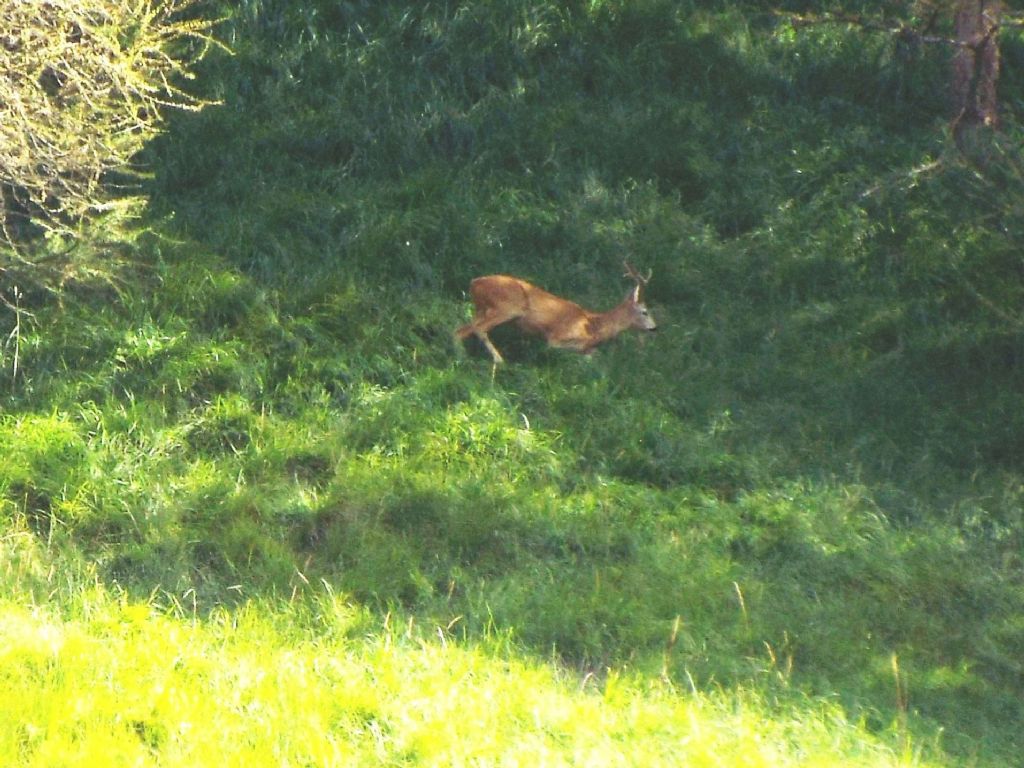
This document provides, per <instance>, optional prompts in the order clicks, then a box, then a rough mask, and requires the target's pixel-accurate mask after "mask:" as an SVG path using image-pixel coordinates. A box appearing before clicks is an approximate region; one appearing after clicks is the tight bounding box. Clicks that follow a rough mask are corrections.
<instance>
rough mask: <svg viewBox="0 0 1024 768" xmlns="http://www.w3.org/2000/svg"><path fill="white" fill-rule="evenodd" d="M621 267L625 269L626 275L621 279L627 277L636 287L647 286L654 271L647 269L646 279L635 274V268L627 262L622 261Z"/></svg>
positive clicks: (637, 273)
mask: <svg viewBox="0 0 1024 768" xmlns="http://www.w3.org/2000/svg"><path fill="white" fill-rule="evenodd" d="M622 266H624V267H625V268H626V274H624V275H623V277H628V278H631V279H633V280H635V281H636V284H637V285H647V283H648V281H649V280H650V279H651V275H653V274H654V270H653V269H649V270H647V277H644V276H643V275H641V274H640V273H639V272H637V270H636V267H634V266H633V265H632V264H630V263H629V262H628V261H623V262H622Z"/></svg>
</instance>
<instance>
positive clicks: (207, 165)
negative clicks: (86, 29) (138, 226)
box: [0, 0, 1024, 766]
mask: <svg viewBox="0 0 1024 768" xmlns="http://www.w3.org/2000/svg"><path fill="white" fill-rule="evenodd" d="M211 12H213V13H216V12H225V13H228V18H227V20H226V21H225V23H224V24H223V25H222V35H223V37H224V38H225V40H226V41H227V42H228V43H229V45H230V47H231V48H232V50H233V54H232V55H230V56H229V55H227V54H224V53H219V52H218V53H215V54H214V55H212V56H211V57H210V58H208V59H207V61H206V62H205V65H204V70H203V71H202V72H201V74H200V77H199V79H198V80H197V81H196V83H195V87H196V88H198V89H199V90H201V91H202V95H203V96H205V97H212V98H217V99H219V100H221V102H222V104H221V106H219V107H216V108H211V109H209V110H206V111H205V112H202V113H200V114H187V115H181V116H179V117H177V118H176V119H175V120H174V121H173V122H172V124H171V125H170V126H169V130H168V131H167V133H166V134H165V135H164V136H163V137H162V138H161V139H160V140H159V141H158V142H157V144H156V145H154V146H153V147H151V149H150V151H148V152H147V154H146V156H145V158H144V161H145V163H146V164H147V166H148V168H149V169H150V170H151V171H152V181H151V182H149V186H148V193H149V195H150V198H151V205H150V211H149V218H148V219H147V221H146V222H144V227H143V228H142V231H140V232H135V233H125V234H124V236H123V241H124V242H123V244H122V245H121V246H119V249H118V250H119V252H122V253H124V254H128V255H129V256H130V259H129V260H128V263H129V264H130V266H128V267H122V268H120V269H118V270H117V271H116V272H114V273H112V274H111V276H110V279H108V280H106V281H97V282H93V283H87V284H76V286H75V287H73V288H69V289H67V290H66V291H65V292H64V293H63V294H62V295H60V296H56V297H55V296H52V295H43V294H40V295H33V294H31V293H30V292H29V293H28V295H25V296H24V297H23V298H22V299H21V300H20V301H19V306H18V311H17V312H15V311H14V309H13V308H5V309H4V310H3V311H4V312H5V314H2V315H0V322H2V323H4V324H5V325H4V326H2V327H0V331H2V334H0V336H2V338H4V339H5V340H6V341H5V342H4V346H3V358H2V360H3V370H2V371H0V373H2V376H0V398H2V400H0V402H2V407H3V415H2V416H0V455H2V456H3V457H4V459H3V461H2V463H0V638H2V639H3V642H0V647H2V648H5V649H6V650H3V651H0V678H2V679H3V680H5V681H8V683H9V687H11V689H12V690H14V691H15V693H16V696H15V697H13V698H12V699H11V702H10V703H8V707H10V706H11V705H12V704H13V703H15V702H26V701H31V702H33V703H32V706H30V707H23V706H20V705H19V706H18V707H17V708H16V709H12V710H10V711H8V712H7V713H5V714H4V716H2V717H0V744H2V745H5V746H4V747H3V748H2V749H0V754H4V755H5V756H12V757H10V758H9V760H8V762H10V763H11V764H15V765H36V764H38V765H53V764H59V763H60V761H62V760H63V761H64V762H67V763H69V764H70V763H71V762H73V761H74V762H76V763H77V762H80V760H81V759H84V758H86V757H88V756H89V755H90V754H95V755H99V754H103V755H110V754H119V755H123V756H124V757H125V759H126V760H128V759H131V760H137V761H139V762H141V763H143V764H148V763H157V762H159V763H161V764H179V763H180V764H186V763H187V764H190V765H195V764H214V763H216V764H222V763H223V762H224V761H225V760H229V762H230V760H231V759H237V760H238V761H241V760H243V759H244V760H245V761H246V764H251V763H252V762H253V761H256V762H258V763H267V764H291V763H301V762H305V763H308V764H315V765H321V764H323V765H328V764H337V765H349V764H359V763H365V764H381V763H384V764H401V765H406V764H408V765H412V764H421V763H422V764H437V765H442V764H445V765H447V764H462V763H469V762H471V761H474V760H475V761H478V762H479V763H480V764H510V765H514V764H544V763H545V761H546V762H547V763H550V764H558V765H561V764H566V765H568V764H576V765H600V764H607V765H629V764H652V765H657V764H664V765H672V764H692V765H703V764H708V765H716V764H736V765H786V764H794V765H796V764H801V765H803V764H822V765H829V764H836V765H873V766H874V765H964V764H969V765H970V764H975V765H1005V764H1010V763H1012V762H1013V760H1015V759H1016V755H1018V754H1019V752H1020V749H1021V748H1022V746H1024V745H1022V744H1021V743H1020V734H1019V728H1018V724H1019V722H1020V721H1021V718H1022V717H1024V712H1022V709H1021V703H1020V702H1021V700H1022V695H1024V667H1022V664H1021V659H1022V658H1024V583H1022V580H1021V574H1022V560H1021V557H1022V553H1024V519H1022V509H1024V504H1022V499H1024V474H1022V467H1021V459H1020V457H1021V456H1022V455H1024V442H1022V437H1021V436H1022V435H1024V414H1022V410H1021V408H1020V398H1021V394H1022V389H1024V387H1022V384H1024V360H1022V358H1021V350H1022V349H1024V346H1022V341H1024V315H1022V314H1021V311H1020V307H1021V306H1024V303H1022V302H1021V299H1022V298H1024V297H1022V295H1021V294H1022V293H1024V291H1022V285H1021V280H1020V276H1021V268H1022V262H1021V256H1020V254H1021V253H1022V252H1024V251H1022V249H1021V246H1022V237H1024V229H1022V224H1024V221H1022V218H1021V217H1022V213H1021V212H1022V211H1024V165H1022V164H1021V161H1020V160H1019V158H1018V157H1017V155H1016V153H1015V152H1013V151H1011V150H1012V148H1013V147H1014V146H1015V144H1014V142H1016V145H1019V140H1020V134H1019V132H1018V130H1017V128H1016V125H1017V120H1016V118H1017V115H1016V110H1017V109H1018V107H1019V105H1020V103H1021V98H1022V95H1021V94H1022V93H1024V91H1022V89H1021V86H1020V79H1019V78H1020V74H1019V73H1020V72H1024V68H1022V67H1024V43H1022V41H1021V39H1020V35H1019V31H1017V32H1015V31H1012V30H1007V31H1006V33H1005V35H1004V36H1003V40H1002V44H1003V54H1004V69H1005V73H1006V74H1005V76H1004V79H1003V100H1004V105H1005V107H1006V123H1007V125H1006V130H1005V133H1004V135H1003V136H1001V137H999V138H998V140H997V141H996V142H995V143H994V144H993V148H992V150H991V154H990V156H989V158H988V161H987V162H986V163H985V164H977V163H973V164H972V163H971V162H968V161H967V160H965V159H964V158H962V157H960V156H959V154H958V153H957V152H956V150H955V149H953V148H952V147H951V146H949V144H948V142H947V137H946V135H945V130H944V121H945V115H944V113H943V109H944V101H943V88H944V79H945V77H946V75H947V70H946V64H945V54H946V52H945V51H943V50H942V49H941V48H938V47H936V48H932V47H928V46H925V47H923V48H920V49H917V48H915V49H912V50H906V49H903V48H901V47H900V46H899V45H897V44H896V42H895V41H894V40H893V39H891V38H890V37H889V36H887V35H880V34H872V33H869V32H865V31H864V30H859V29H858V30H850V29H845V28H842V27H835V26H814V27H809V28H805V29H800V30H795V29H793V28H792V26H791V25H789V24H787V23H786V22H784V21H782V20H780V19H778V18H777V17H776V16H774V15H772V14H770V13H767V12H765V11H764V10H763V9H762V8H761V6H760V4H758V3H740V2H735V3H731V2H722V3H707V4H697V3H679V2H665V1H664V0H648V1H645V2H636V0H632V1H631V2H616V1H613V0H609V1H608V2H591V3H541V2H527V1H526V0H501V1H500V2H492V3H462V4H458V3H399V2H348V3H336V2H306V3H302V4H297V3H288V2H272V1H271V0H265V1H263V2H260V1H259V0H246V1H245V2H239V3H232V4H230V5H229V6H226V7H225V8H215V7H212V6H211ZM623 257H626V258H629V259H630V260H631V261H633V262H635V263H636V264H637V266H639V267H640V268H641V269H643V270H646V269H652V270H653V272H654V277H653V279H652V281H651V284H650V287H649V294H648V301H649V304H650V306H651V308H652V311H653V312H654V314H655V315H656V316H657V319H658V321H659V324H660V325H661V328H662V330H661V333H659V334H658V335H657V336H656V337H655V338H652V339H648V340H647V343H645V344H640V343H638V342H637V341H636V340H634V339H632V338H622V339H618V340H616V341H614V342H612V343H610V344H608V345H607V346H606V347H603V348H602V349H601V350H600V351H599V352H598V353H596V354H595V355H594V356H593V357H591V358H586V357H580V356H576V355H572V354H571V353H565V352H556V351H552V350H547V349H545V348H544V347H543V345H542V344H540V343H538V342H537V341H536V340H531V339H524V338H521V337H519V336H518V335H517V334H516V333H515V332H514V330H505V329H499V330H498V331H495V332H494V334H493V336H494V340H495V343H496V344H497V346H498V347H499V348H500V349H501V350H502V352H503V353H504V354H505V356H506V358H507V359H508V360H509V364H508V365H507V366H505V367H503V368H502V369H500V370H499V371H497V373H496V374H495V375H493V376H492V371H491V364H490V360H489V358H488V357H487V356H486V353H484V352H483V351H482V349H481V348H480V347H479V346H478V345H476V344H474V343H468V344H467V345H466V349H465V350H462V349H460V348H458V347H457V346H456V344H455V343H454V342H453V341H452V339H451V332H452V330H453V329H454V328H455V327H456V326H458V325H459V324H460V323H462V322H464V321H465V318H466V317H467V315H468V312H469V306H468V301H467V298H466V295H465V289H466V286H467V285H468V282H469V280H470V279H471V278H472V277H473V276H475V275H478V274H481V273H487V272H492V271H501V272H509V273H514V274H519V275H522V276H524V277H526V278H529V279H531V280H534V281H536V282H538V283H539V284H542V285H544V286H545V287H547V288H549V289H551V290H554V291H556V292H558V293H560V294H563V295H566V296H569V297H571V298H573V299H574V300H576V301H579V302H580V303H582V304H584V305H587V306H593V307H606V306H611V305H612V304H614V303H615V302H616V301H618V300H619V299H620V298H621V295H622V294H623V292H624V290H625V289H626V287H627V285H628V283H627V281H624V280H622V279H621V278H620V274H621V271H622V270H621V262H622V259H623ZM15 353H16V354H17V367H16V368H15V365H14V359H15V358H14V355H15ZM72 691H74V692H83V693H75V694H72V693H69V692H72ZM0 706H3V705H0ZM466 713H473V714H472V716H468V715H467V714H466ZM207 724H212V725H214V726H215V729H214V730H215V731H216V733H211V732H208V731H209V729H208V728H204V727H203V726H205V725H207ZM225 733H226V734H230V738H225V736H224V735H223V734H225ZM232 745H236V746H237V745H244V747H245V750H248V751H247V752H246V755H247V757H242V756H241V754H242V753H241V752H239V751H232V753H231V755H230V756H229V755H226V753H225V750H226V749H229V748H230V747H232ZM234 755H239V757H237V758H235V757H234Z"/></svg>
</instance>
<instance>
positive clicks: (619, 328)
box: [587, 301, 631, 344]
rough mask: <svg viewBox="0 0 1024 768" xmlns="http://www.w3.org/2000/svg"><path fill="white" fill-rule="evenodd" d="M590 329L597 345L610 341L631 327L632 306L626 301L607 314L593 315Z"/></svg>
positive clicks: (597, 313) (590, 320) (589, 324)
mask: <svg viewBox="0 0 1024 768" xmlns="http://www.w3.org/2000/svg"><path fill="white" fill-rule="evenodd" d="M587 325H588V329H589V331H590V335H591V337H592V338H593V340H594V342H595V343H598V344H600V343H601V342H602V341H608V340H609V339H611V338H614V337H615V336H618V335H619V334H620V333H622V332H623V331H624V330H626V329H627V328H629V327H630V325H631V322H630V304H629V301H624V302H622V303H621V304H619V305H618V306H616V307H613V308H612V309H609V310H608V311H607V312H594V313H591V315H590V318H589V323H588V324H587Z"/></svg>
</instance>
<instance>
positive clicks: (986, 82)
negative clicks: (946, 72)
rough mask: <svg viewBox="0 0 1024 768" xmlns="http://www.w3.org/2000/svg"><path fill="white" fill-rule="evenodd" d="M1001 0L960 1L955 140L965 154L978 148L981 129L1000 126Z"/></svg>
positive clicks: (955, 65)
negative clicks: (997, 84)
mask: <svg viewBox="0 0 1024 768" xmlns="http://www.w3.org/2000/svg"><path fill="white" fill-rule="evenodd" d="M1000 12H1001V8H1000V0H957V4H956V13H955V18H954V25H955V30H956V41H957V45H958V50H957V53H956V55H955V56H954V58H953V88H952V98H953V114H954V118H953V137H954V139H955V140H956V143H957V146H958V147H959V148H960V149H961V151H965V152H966V151H967V149H968V147H969V146H971V145H973V144H974V141H973V140H974V138H975V137H976V134H977V133H978V129H979V128H996V127H998V125H999V101H998V97H997V93H996V83H997V81H998V79H999V41H998V35H999V19H1000Z"/></svg>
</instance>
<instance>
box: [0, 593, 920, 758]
mask: <svg viewBox="0 0 1024 768" xmlns="http://www.w3.org/2000/svg"><path fill="white" fill-rule="evenodd" d="M78 602H79V605H78V608H77V610H76V611H75V612H74V613H73V614H71V615H68V616H64V617H62V616H61V615H59V614H58V613H56V612H54V611H52V610H49V609H47V608H44V607H41V606H36V607H30V606H26V605H19V604H16V603H11V602H5V603H3V604H0V640H2V641H3V642H2V644H0V648H2V650H0V680H3V685H4V692H5V695H4V696H3V697H2V698H0V752H2V754H4V755H5V757H6V760H7V762H6V763H5V764H7V765H12V766H44V765H45V766H53V765H81V764H83V763H84V762H92V761H96V762H104V763H105V764H109V761H110V760H114V761H117V762H121V763H131V764H135V765H190V766H197V765H240V766H241V765H250V766H251V765H274V766H279V765H289V764H314V765H337V766H343V765H375V764H377V765H379V764H403V765H437V766H441V765H468V764H475V765H496V766H497V765H509V766H512V765H531V766H532V765H587V766H633V765H654V766H658V765H664V766H669V765H680V764H685V765H695V766H704V765H706V766H718V765H723V764H727V765H744V766H772V767H775V766H784V765H808V764H813V765H837V766H838V765H843V766H871V767H872V768H878V767H880V766H897V765H899V766H907V765H929V764H931V763H929V762H928V761H927V760H926V759H924V758H923V757H922V756H921V755H919V754H917V753H916V752H915V750H913V749H910V748H909V747H907V746H906V745H905V744H904V745H903V746H902V747H900V746H899V745H898V744H897V743H896V742H893V743H891V744H890V743H887V740H886V739H879V738H878V737H875V736H871V735H869V734H868V733H866V732H865V731H864V730H862V729H861V728H860V727H858V726H857V725H856V724H855V723H851V722H850V721H849V720H847V719H846V718H845V717H844V715H843V713H842V712H841V711H840V710H838V709H837V708H836V707H834V706H833V705H829V704H825V703H822V702H815V701H809V700H799V699H797V700H795V701H794V702H792V703H790V704H786V705H779V706H770V705H769V704H768V703H767V702H766V701H765V700H763V699H761V698H760V697H758V696H757V695H755V694H754V693H752V692H744V691H738V692H734V693H731V694H726V693H719V694H698V693H695V692H691V691H678V690H674V689H673V688H671V687H670V686H667V685H664V684H662V683H658V682H648V683H642V682H640V681H639V680H635V679H632V678H628V677H623V676H620V675H617V674H614V673H612V674H609V675H607V676H606V677H604V678H603V679H600V680H598V679H593V678H586V679H583V680H579V679H577V678H575V677H574V676H565V675H563V674H561V673H558V672H557V671H554V670H553V669H552V668H551V667H549V666H547V665H539V664H537V663H536V662H533V661H530V660H528V659H527V658H525V657H522V656H520V655H519V654H518V653H517V652H516V650H515V648H514V645H511V644H510V643H509V641H508V638H507V637H504V638H503V637H497V636H496V637H494V638H493V639H492V640H484V641H483V642H473V643H467V642H464V641H457V640H456V639H455V638H454V637H453V636H452V634H451V632H450V630H452V629H453V628H454V627H455V626H456V625H457V621H453V622H452V625H451V626H449V627H448V628H447V629H446V628H444V627H439V628H436V629H435V630H429V629H424V630H423V631H420V629H419V628H418V627H415V626H414V625H413V623H412V622H411V621H409V622H407V623H406V622H397V621H396V623H397V624H398V626H390V625H385V626H380V625H378V626H377V627H375V628H373V627H372V625H371V623H368V620H367V617H366V616H365V615H363V614H362V613H361V612H360V611H359V610H358V609H352V608H350V607H348V606H346V604H345V602H344V601H343V600H342V599H341V598H339V597H335V596H332V595H325V596H323V597H322V598H321V599H319V600H318V601H315V602H314V603H313V604H312V605H307V606H306V607H299V606H296V607H292V608H288V607H285V606H281V607H272V606H270V605H268V604H259V603H250V604H247V605H245V606H243V607H240V608H239V609H237V610H235V611H233V612H227V611H225V612H222V613H217V614H215V615H213V616H211V617H209V618H208V619H206V620H196V619H193V618H189V617H188V616H186V615H181V614H178V615H174V614H169V613H166V612H164V611H162V610H160V609H158V608H157V607H155V606H154V605H152V604H148V603H131V602H126V601H124V600H119V599H112V598H110V597H107V596H105V595H104V594H102V593H101V592H95V591H93V592H92V593H90V594H83V595H80V596H79V601H78Z"/></svg>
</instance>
